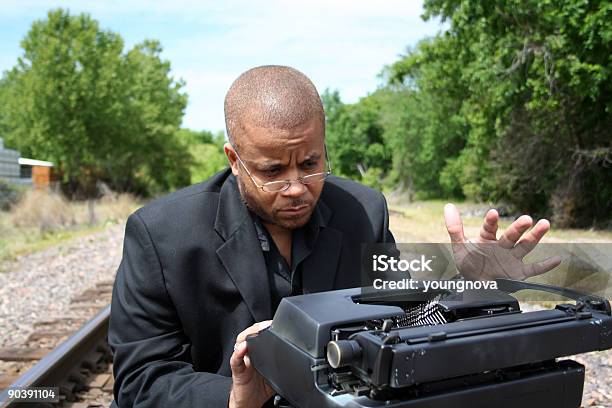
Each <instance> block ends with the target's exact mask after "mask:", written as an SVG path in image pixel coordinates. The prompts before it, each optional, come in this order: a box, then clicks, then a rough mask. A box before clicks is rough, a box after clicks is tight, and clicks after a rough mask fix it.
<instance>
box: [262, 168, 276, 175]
mask: <svg viewBox="0 0 612 408" xmlns="http://www.w3.org/2000/svg"><path fill="white" fill-rule="evenodd" d="M279 173H280V169H278V168H274V169H266V170H264V172H263V174H264V175H265V176H266V177H273V176H276V175H278V174H279Z"/></svg>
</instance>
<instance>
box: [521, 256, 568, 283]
mask: <svg viewBox="0 0 612 408" xmlns="http://www.w3.org/2000/svg"><path fill="white" fill-rule="evenodd" d="M560 263H561V258H560V257H558V256H552V257H550V258H547V259H545V260H543V261H540V262H535V263H532V264H529V265H525V279H527V278H531V277H532V276H537V275H541V274H543V273H546V272H548V271H550V270H552V269H554V268H556V267H557V266H559V264H560Z"/></svg>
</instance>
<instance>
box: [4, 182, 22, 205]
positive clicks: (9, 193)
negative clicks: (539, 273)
mask: <svg viewBox="0 0 612 408" xmlns="http://www.w3.org/2000/svg"><path fill="white" fill-rule="evenodd" d="M20 196H21V194H20V191H19V188H18V187H16V186H14V185H13V184H10V183H7V182H6V181H4V180H2V179H0V210H2V211H8V210H10V209H11V207H12V206H13V205H15V204H16V203H17V201H19V197H20Z"/></svg>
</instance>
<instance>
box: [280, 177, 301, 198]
mask: <svg viewBox="0 0 612 408" xmlns="http://www.w3.org/2000/svg"><path fill="white" fill-rule="evenodd" d="M305 192H306V186H305V185H304V184H302V183H300V182H299V181H298V180H295V179H294V180H292V181H291V185H290V186H289V188H288V189H286V190H285V191H283V192H282V193H283V195H284V196H286V197H300V196H302V195H303V194H304V193H305Z"/></svg>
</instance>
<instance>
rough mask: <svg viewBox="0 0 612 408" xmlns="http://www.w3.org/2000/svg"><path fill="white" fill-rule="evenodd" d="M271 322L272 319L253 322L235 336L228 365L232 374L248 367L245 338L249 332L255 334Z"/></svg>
mask: <svg viewBox="0 0 612 408" xmlns="http://www.w3.org/2000/svg"><path fill="white" fill-rule="evenodd" d="M270 324H272V320H265V321H263V322H258V323H255V324H254V325H252V326H250V327H247V328H246V329H245V330H243V331H242V332H240V333H239V334H238V336H237V337H236V344H235V345H234V352H233V353H232V356H231V357H230V367H231V369H232V373H233V374H234V375H237V374H241V373H243V372H244V371H245V370H246V369H247V368H250V366H251V361H250V360H249V356H248V355H247V351H248V349H247V342H246V339H247V337H248V336H249V335H251V334H257V333H259V332H260V331H262V330H264V329H265V328H267V327H269V326H270Z"/></svg>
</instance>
